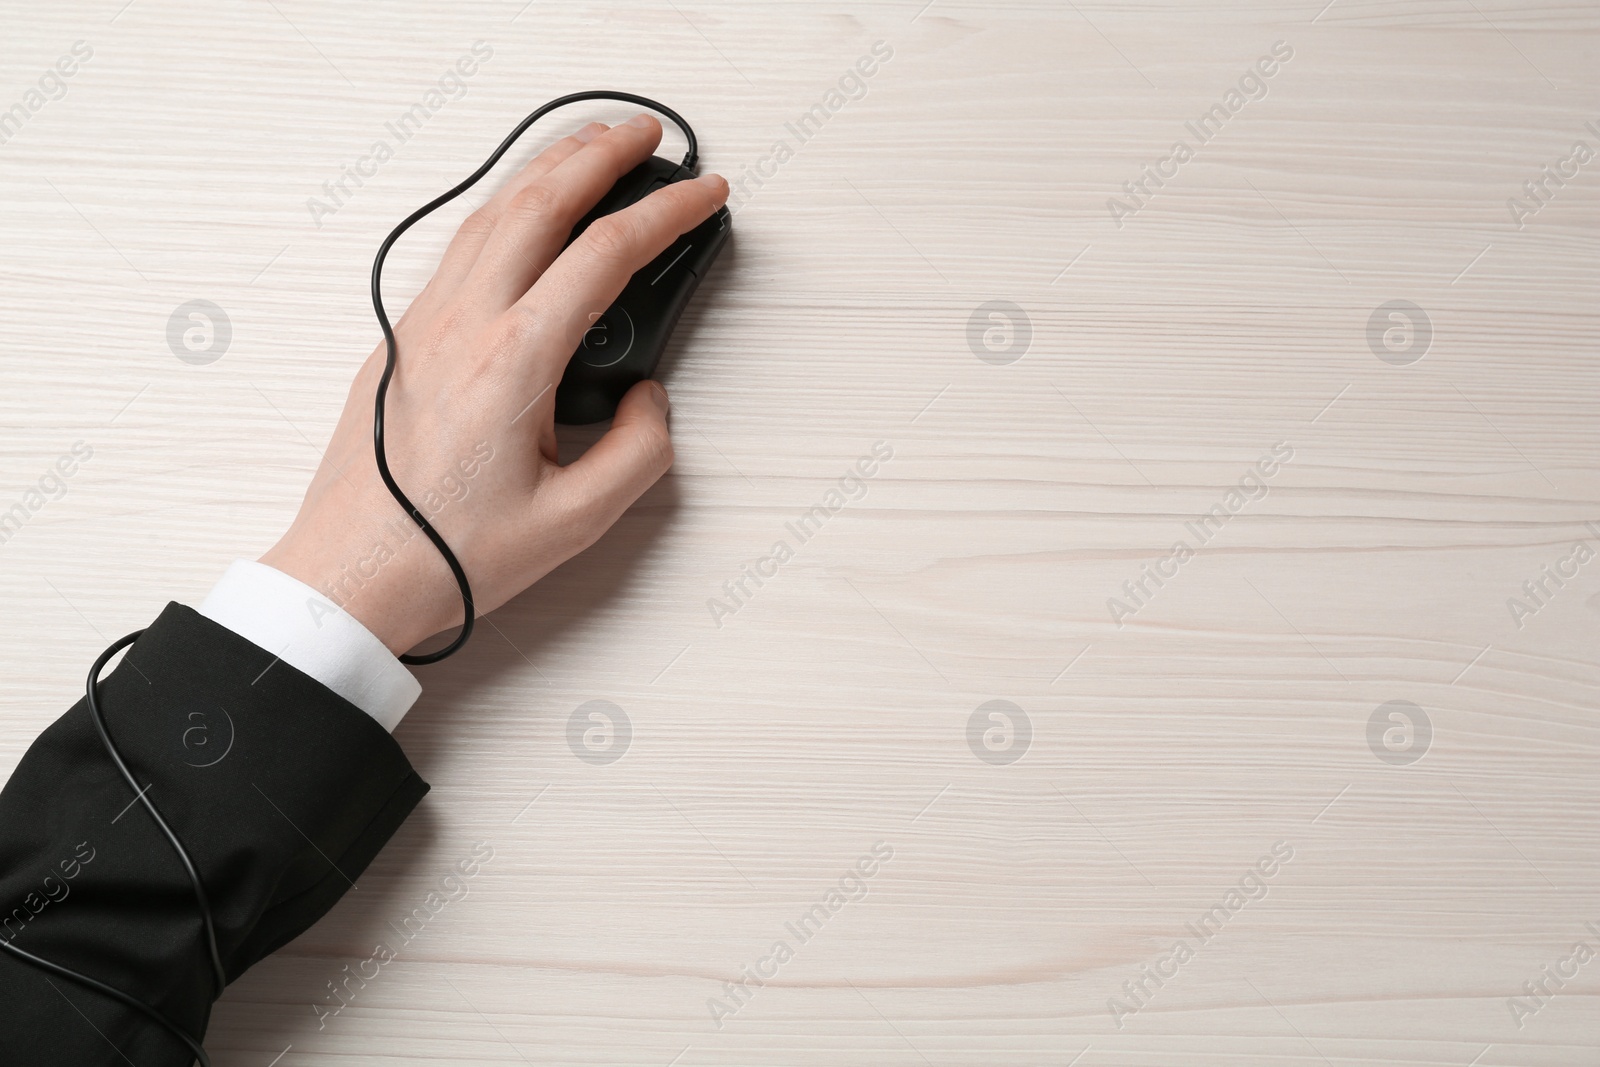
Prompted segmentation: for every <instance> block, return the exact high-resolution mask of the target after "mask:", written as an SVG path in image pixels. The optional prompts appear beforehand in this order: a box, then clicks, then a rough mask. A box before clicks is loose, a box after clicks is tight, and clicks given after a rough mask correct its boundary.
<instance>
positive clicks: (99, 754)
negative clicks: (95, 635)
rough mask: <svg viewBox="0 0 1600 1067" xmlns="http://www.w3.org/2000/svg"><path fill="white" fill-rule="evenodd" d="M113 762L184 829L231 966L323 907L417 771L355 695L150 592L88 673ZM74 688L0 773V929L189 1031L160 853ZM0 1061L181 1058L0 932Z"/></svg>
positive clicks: (176, 1065) (85, 1065)
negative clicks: (138, 628)
mask: <svg viewBox="0 0 1600 1067" xmlns="http://www.w3.org/2000/svg"><path fill="white" fill-rule="evenodd" d="M100 692H101V694H102V698H101V701H100V706H101V709H102V711H103V712H104V714H105V718H106V723H107V727H108V729H109V731H110V733H111V736H112V739H113V740H114V741H115V742H116V744H117V747H118V748H119V749H120V750H121V751H122V754H123V758H124V760H126V761H127V764H128V766H129V769H130V770H131V771H132V772H133V774H134V776H135V777H136V778H137V779H138V781H139V784H140V785H141V786H144V785H148V786H149V791H148V796H149V798H150V799H151V801H152V802H154V804H155V806H156V807H157V808H158V809H159V810H160V811H161V813H162V815H163V816H164V817H165V818H166V820H167V823H168V824H169V825H170V826H171V827H172V829H173V831H174V832H175V833H176V834H177V836H178V838H179V839H180V840H181V841H182V842H183V843H184V846H185V848H187V849H188V852H189V854H190V856H191V857H192V858H193V860H194V862H195V865H196V867H197V868H198V870H199V872H200V876H201V879H202V880H203V882H204V884H205V888H206V891H207V893H208V894H209V895H210V898H211V906H212V910H213V913H214V915H215V919H216V927H217V937H218V941H219V945H220V948H221V954H222V961H223V964H224V966H225V967H226V969H227V974H228V980H229V981H230V982H231V981H233V980H234V979H235V978H237V977H238V976H239V975H240V974H242V973H244V971H245V970H246V969H247V968H248V967H250V965H251V964H253V963H255V962H256V961H257V960H259V959H261V958H262V957H263V956H265V955H267V954H268V953H269V952H272V951H274V950H275V949H277V948H278V947H280V946H282V945H284V944H286V943H287V942H288V941H290V940H292V939H293V938H294V937H296V936H297V935H298V934H300V933H301V932H302V931H303V930H305V929H306V928H307V927H309V926H310V925H311V924H312V923H314V922H316V920H317V919H318V918H320V917H321V916H322V915H323V914H325V913H326V912H327V911H328V909H329V908H330V907H332V906H333V904H334V902H335V901H337V900H338V899H339V897H340V896H341V895H343V894H344V893H345V891H346V890H348V889H349V888H350V887H351V885H352V884H353V883H354V882H355V880H356V879H357V878H359V877H360V875H361V872H362V871H363V870H364V869H365V868H366V866H367V864H368V863H369V862H371V860H372V858H373V857H374V856H375V855H376V854H377V852H378V850H379V849H380V848H382V847H383V845H384V842H386V841H387V840H388V839H389V837H390V835H392V834H393V833H394V832H395V830H396V829H397V828H398V827H399V826H400V824H401V822H403V821H404V820H405V818H406V816H407V815H408V814H410V812H411V809H412V808H414V807H415V806H416V805H417V802H418V801H420V800H421V799H422V796H423V794H424V793H426V792H427V791H428V786H427V783H425V782H423V781H422V779H421V778H419V777H418V776H417V774H416V772H415V771H413V770H412V768H411V765H410V763H409V762H408V761H407V760H406V757H405V755H404V753H402V752H401V751H400V746H399V745H397V744H396V743H395V741H394V739H393V738H391V737H390V736H389V734H388V733H387V732H386V731H385V730H384V729H383V727H381V726H379V725H378V724H377V722H375V721H374V720H373V719H372V718H371V716H369V715H367V714H366V713H364V712H363V711H361V710H360V709H359V708H356V707H355V706H353V705H352V704H350V703H348V702H347V701H345V700H344V699H343V698H341V697H340V696H338V695H337V694H335V693H334V692H332V691H331V690H329V689H328V688H327V687H325V686H323V685H322V684H321V683H319V682H317V681H314V680H313V679H311V678H309V677H307V676H306V675H304V674H302V673H300V672H299V671H297V670H296V669H295V668H293V667H291V666H289V665H288V664H287V663H284V662H282V661H279V660H276V659H275V657H273V655H272V654H271V653H269V652H267V651H264V650H262V649H260V648H257V647H256V646H255V645H253V644H251V643H250V642H248V641H246V640H245V639H244V638H242V637H240V636H238V635H237V634H235V633H233V632H232V631H231V630H228V629H225V628H224V627H221V626H218V625H217V624H216V623H214V622H212V621H211V620H209V619H207V618H205V617H204V616H201V615H199V614H197V613H196V612H194V611H193V610H191V609H189V608H186V607H184V606H182V605H180V604H169V605H168V606H167V608H166V610H165V611H163V612H162V613H161V616H160V618H158V619H157V620H156V621H155V623H154V624H152V625H151V627H150V628H149V629H148V630H147V631H146V632H145V633H144V635H143V636H142V637H140V638H139V640H138V641H137V642H135V643H134V645H133V647H132V648H130V649H129V650H128V651H127V653H126V654H125V656H124V659H123V660H122V662H121V663H119V664H118V665H117V667H116V668H115V669H114V670H113V671H112V672H111V673H109V674H108V675H107V676H106V677H105V678H104V680H103V681H102V684H101V689H100ZM134 800H135V796H134V793H133V790H132V789H130V788H129V787H128V784H127V782H126V781H124V780H123V778H122V777H121V775H120V774H118V773H117V770H116V768H115V767H114V766H113V764H112V763H111V761H110V758H109V756H108V755H107V754H106V752H105V749H104V748H103V747H102V745H101V743H100V739H99V737H98V736H97V735H96V733H95V729H94V724H93V722H92V721H91V719H90V717H89V713H88V709H87V707H86V704H85V701H84V700H83V699H81V698H80V699H79V701H78V703H77V705H76V706H74V707H73V708H72V710H71V711H68V712H67V713H66V714H65V715H63V716H62V717H61V718H60V719H57V720H56V721H55V722H54V723H53V724H52V725H51V726H50V727H49V728H47V729H46V730H45V731H44V733H42V734H40V735H39V737H38V739H37V740H36V741H35V742H34V743H33V745H32V746H31V747H30V748H29V749H28V751H27V753H26V754H24V755H23V757H22V760H21V762H20V763H19V764H18V765H17V769H16V771H15V772H14V773H13V774H12V776H11V779H10V781H8V782H7V783H6V785H5V788H4V790H0V937H3V938H5V939H6V940H7V941H11V942H12V943H13V944H15V945H16V946H17V947H19V948H23V949H26V950H27V951H29V952H31V953H34V954H35V955H38V956H41V957H44V958H45V959H49V960H52V961H54V962H57V963H60V964H63V965H65V966H67V967H70V968H72V969H73V970H75V971H78V972H81V973H83V974H86V975H89V976H91V977H94V978H97V979H99V980H100V981H102V982H105V983H106V984H108V985H111V986H114V987H116V988H119V989H122V990H124V991H126V992H128V993H131V994H133V995H134V996H136V997H138V998H139V999H140V1000H143V1001H145V1002H146V1003H148V1004H150V1005H152V1006H154V1007H156V1008H157V1009H159V1010H160V1011H161V1012H163V1013H164V1014H165V1015H166V1016H167V1017H168V1018H170V1019H172V1020H173V1021H174V1022H176V1023H178V1024H179V1025H180V1026H183V1027H185V1028H186V1029H187V1030H188V1031H189V1032H190V1033H191V1034H194V1035H196V1036H199V1035H202V1034H204V1033H205V1028H206V1024H207V1021H208V1019H209V1017H210V1013H211V1003H212V1001H213V1000H214V999H216V996H217V995H218V991H217V990H216V989H214V988H213V987H214V985H215V981H214V979H213V976H212V967H211V964H210V960H209V956H208V954H207V951H206V947H205V940H204V934H203V932H202V927H201V923H200V919H199V913H198V911H197V910H196V907H195V899H194V891H193V889H192V887H191V884H190V882H189V879H188V877H187V876H186V875H185V873H184V871H183V867H182V865H181V863H180V862H179V860H178V857H177V855H176V853H174V852H173V850H172V847H171V846H170V845H169V844H168V843H167V841H166V839H165V837H163V836H161V833H160V831H159V830H158V829H157V827H156V825H155V823H154V821H153V820H152V819H151V818H150V816H149V813H148V812H146V811H145V810H144V808H143V806H142V805H140V804H138V803H133V804H131V806H130V802H132V801H134ZM0 1004H4V1006H5V1009H4V1011H3V1012H0V1017H3V1018H4V1019H5V1020H6V1022H5V1026H4V1030H5V1032H4V1033H0V1050H3V1052H0V1060H3V1062H4V1063H5V1064H7V1065H8V1067H47V1065H48V1067H60V1065H63V1064H71V1065H74V1067H99V1065H102V1064H104V1065H106V1067H112V1065H120V1064H126V1063H128V1062H130V1061H131V1062H133V1063H135V1064H138V1065H139V1067H169V1065H170V1067H187V1065H188V1064H189V1063H190V1062H191V1056H190V1055H189V1053H188V1052H187V1050H186V1049H185V1048H184V1046H183V1045H182V1044H181V1043H180V1042H178V1041H177V1040H176V1039H175V1038H173V1037H172V1036H171V1035H170V1034H168V1033H167V1032H166V1031H165V1030H163V1029H162V1028H160V1027H159V1026H157V1025H156V1024H154V1023H152V1022H150V1021H149V1020H147V1019H146V1018H145V1017H143V1016H142V1015H139V1014H137V1013H135V1012H133V1011H132V1010H131V1009H127V1008H124V1007H122V1006H120V1005H118V1004H117V1003H116V1002H115V1001H112V1000H110V999H108V998H106V997H104V996H103V995H101V994H98V993H95V992H93V991H91V990H89V989H86V988H85V987H83V986H81V985H78V984H76V983H74V982H71V981H69V980H66V979H63V978H60V977H50V976H47V975H46V974H45V973H44V972H42V971H40V970H37V969H35V968H34V967H32V966H30V965H28V964H26V963H24V962H22V961H19V960H18V959H16V958H15V957H14V956H12V955H11V954H10V953H6V952H4V951H0Z"/></svg>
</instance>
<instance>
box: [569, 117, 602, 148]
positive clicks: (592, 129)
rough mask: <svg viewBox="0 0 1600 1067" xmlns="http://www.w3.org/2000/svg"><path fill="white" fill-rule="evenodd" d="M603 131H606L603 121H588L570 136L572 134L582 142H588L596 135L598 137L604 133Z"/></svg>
mask: <svg viewBox="0 0 1600 1067" xmlns="http://www.w3.org/2000/svg"><path fill="white" fill-rule="evenodd" d="M605 132H606V124H605V123H603V122H591V123H589V125H587V126H585V127H584V128H583V129H581V130H579V131H578V132H577V133H575V134H573V135H572V136H573V138H574V139H576V140H579V141H582V142H583V143H584V144H588V143H589V142H590V141H592V140H594V139H595V138H596V137H599V136H600V135H601V134H602V133H605Z"/></svg>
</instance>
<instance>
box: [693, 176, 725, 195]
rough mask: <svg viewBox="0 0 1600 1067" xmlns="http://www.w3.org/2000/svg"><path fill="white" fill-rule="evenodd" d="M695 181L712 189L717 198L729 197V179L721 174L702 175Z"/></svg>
mask: <svg viewBox="0 0 1600 1067" xmlns="http://www.w3.org/2000/svg"><path fill="white" fill-rule="evenodd" d="M695 181H697V182H699V183H700V184H701V185H703V186H705V187H706V188H707V189H710V190H711V191H712V192H713V193H715V194H716V195H717V196H727V195H728V179H726V178H724V177H723V176H722V175H720V174H702V175H700V177H698V178H696V179H695Z"/></svg>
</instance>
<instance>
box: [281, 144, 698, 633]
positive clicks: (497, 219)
mask: <svg viewBox="0 0 1600 1067" xmlns="http://www.w3.org/2000/svg"><path fill="white" fill-rule="evenodd" d="M660 140H661V125H660V123H658V122H657V121H656V120H655V119H654V118H652V117H650V116H648V115H639V116H637V117H635V118H633V119H630V120H629V121H628V122H627V123H625V124H623V125H620V126H615V127H610V128H608V127H606V126H605V125H603V124H601V123H591V124H590V125H588V126H585V127H584V128H583V129H581V130H579V131H578V132H577V133H576V134H574V135H572V136H571V137H566V138H563V139H562V140H560V141H557V142H556V143H555V144H553V145H551V146H550V147H549V148H547V149H545V151H544V152H543V153H541V154H540V155H539V156H538V157H537V158H535V159H534V160H533V161H532V162H530V163H529V164H528V165H527V166H526V167H525V168H524V169H523V170H522V172H521V173H519V174H518V175H517V176H516V177H515V178H513V179H512V180H511V181H510V182H508V183H507V184H506V185H505V186H504V187H503V188H502V189H500V190H499V191H498V192H496V193H495V195H494V197H493V198H492V199H491V200H490V201H489V202H488V203H487V204H485V205H484V206H483V207H481V208H479V209H478V210H477V211H475V212H473V213H472V215H470V216H469V217H468V218H467V220H466V221H465V222H464V223H462V226H461V229H460V230H459V231H458V232H457V233H456V235H455V237H454V238H453V239H452V240H451V242H450V244H449V246H448V247H447V248H446V249H445V252H444V256H443V258H442V260H441V261H440V264H439V268H438V270H437V272H436V273H435V274H434V276H433V278H432V280H430V281H429V282H428V284H427V286H426V287H424V289H423V290H422V292H421V293H420V294H418V296H417V298H416V299H415V300H413V301H412V303H411V306H410V308H408V309H407V310H406V312H405V314H404V315H403V316H401V318H400V321H399V322H398V323H396V325H395V330H394V332H395V338H396V341H397V344H398V352H399V357H398V361H397V362H398V366H397V368H396V370H395V373H394V377H393V379H392V381H391V382H390V385H389V394H388V399H387V402H386V405H385V416H384V439H385V452H386V455H387V458H388V462H389V468H390V470H391V472H392V473H393V475H394V478H395V481H396V482H397V483H398V484H399V485H400V487H401V489H402V490H404V491H405V493H406V495H407V496H408V497H409V498H410V499H411V502H412V503H413V504H415V505H416V506H417V507H418V509H419V510H421V511H422V513H423V514H424V515H425V516H426V517H427V518H428V520H429V522H430V523H432V524H433V526H434V528H435V529H437V530H438V531H439V533H440V534H441V535H442V536H443V537H444V539H445V542H446V543H447V544H449V545H450V547H451V549H452V550H453V551H454V552H455V554H456V556H457V558H458V559H459V560H460V562H461V565H462V567H463V568H464V569H465V570H466V574H467V579H468V581H469V582H471V585H472V595H473V601H474V606H475V608H476V610H477V614H479V615H483V614H486V613H488V612H490V611H493V610H494V609H495V608H497V607H499V606H500V605H501V604H504V603H505V602H506V601H507V600H510V599H511V598H512V597H514V596H516V595H517V594H518V593H520V592H522V591H523V590H524V589H526V588H527V587H528V586H530V585H532V584H533V583H534V582H536V581H538V580H539V579H540V578H542V577H544V576H545V575H546V574H548V573H549V572H550V571H551V570H553V569H554V568H555V567H556V566H558V565H559V564H561V563H563V562H565V561H566V560H568V559H570V558H571V557H573V556H575V555H577V554H578V553H579V552H581V551H583V550H584V549H585V548H587V547H589V546H590V545H591V544H593V543H594V542H595V541H596V540H598V539H599V537H600V535H601V534H603V533H604V532H605V531H606V530H607V529H608V528H609V527H610V526H611V524H612V523H614V522H615V521H616V520H617V518H618V517H619V516H620V515H621V514H622V513H623V512H624V511H625V510H627V508H628V507H629V505H631V504H632V503H633V502H634V501H635V500H637V499H638V498H639V496H640V495H641V494H642V493H643V492H644V491H645V490H646V489H648V488H649V487H650V486H651V485H652V484H654V483H655V481H656V480H657V479H658V478H660V477H661V475H662V474H664V473H666V470H667V468H668V467H670V466H671V465H672V439H671V436H670V433H669V431H668V428H667V409H668V402H667V394H666V390H664V389H663V388H662V387H661V385H660V384H659V383H657V382H654V381H643V382H640V383H639V384H637V385H635V386H634V387H633V388H632V389H630V390H629V391H628V393H627V395H625V396H624V397H623V398H622V402H621V404H620V405H619V406H618V408H617V414H616V418H615V419H614V421H613V422H612V425H611V429H610V430H608V431H607V432H606V433H605V434H604V435H603V436H602V437H601V438H600V440H599V441H598V442H596V443H595V444H594V446H593V447H591V448H590V449H589V450H588V451H587V452H586V453H585V454H584V455H583V456H582V457H581V458H580V459H578V460H577V461H575V462H573V463H571V464H569V465H568V466H565V467H562V466H560V465H559V464H557V462H556V436H555V387H556V383H558V382H559V381H560V380H561V375H562V372H563V371H564V370H565V369H566V365H567V361H568V360H569V359H570V358H571V356H572V354H573V352H574V351H575V350H576V349H577V347H578V344H579V342H580V341H581V340H582V338H583V334H584V332H585V331H586V330H587V329H588V328H589V327H590V325H591V324H592V323H593V322H594V321H595V320H596V319H598V318H599V316H600V314H601V313H602V312H604V311H605V309H606V308H607V307H609V306H610V305H611V302H612V301H613V300H615V299H616V298H617V295H618V294H619V293H620V292H621V291H622V288H623V286H624V285H626V284H627V281H628V279H629V278H630V277H631V276H632V275H633V274H634V272H636V271H638V270H640V269H642V268H643V267H644V266H645V265H646V264H647V263H649V262H650V261H651V260H652V259H654V258H655V257H656V256H657V255H659V254H660V253H661V252H662V251H664V250H665V249H666V248H667V247H668V246H669V245H670V244H672V242H673V241H675V240H676V239H677V238H678V237H679V235H681V234H683V233H686V232H687V231H689V230H691V229H693V228H694V227H695V226H697V225H699V224H700V223H701V222H703V221H705V220H706V219H707V218H709V217H710V216H711V214H712V213H713V212H714V211H716V209H717V208H718V207H720V206H722V204H723V203H724V202H726V200H727V197H728V183H727V182H726V181H724V180H723V179H722V178H721V177H719V176H717V175H705V176H703V177H700V178H697V179H694V180H692V181H683V182H677V183H675V184H672V185H669V186H665V187H663V188H661V189H658V190H656V191H655V192H653V193H651V194H650V195H649V196H648V197H646V198H644V199H643V200H641V201H639V202H638V203H636V204H633V205H631V206H629V207H627V208H624V209H623V210H621V211H618V212H616V213H614V214H611V215H607V216H604V217H603V218H601V219H598V220H596V221H595V222H594V223H593V224H591V225H590V226H589V227H588V228H587V229H586V230H585V231H584V233H583V235H582V236H581V237H580V238H579V239H578V240H577V241H575V242H573V244H572V246H571V247H570V248H568V249H566V250H565V251H563V250H562V247H561V246H562V243H563V242H564V241H565V240H566V238H567V236H568V234H570V233H571V232H572V228H573V226H574V225H576V224H577V222H578V220H579V219H580V218H581V217H582V216H583V215H584V214H585V213H586V212H587V211H588V210H589V209H590V208H591V207H593V206H594V205H595V203H596V202H598V201H599V199H600V197H601V196H603V195H604V194H605V193H606V191H607V190H609V189H610V188H611V186H612V185H613V184H614V183H615V182H616V180H617V179H618V178H620V177H621V176H622V175H623V174H625V173H627V172H628V171H629V170H631V169H632V168H633V167H635V166H637V165H638V164H639V163H642V162H643V161H644V160H645V159H647V158H648V157H649V156H650V154H651V153H652V152H653V151H654V150H655V147H656V145H657V144H658V143H659V142H660ZM384 363H385V349H384V346H383V345H382V344H381V343H380V344H379V346H378V347H377V348H376V349H375V350H374V351H373V353H372V355H371V356H369V357H368V358H367V360H366V362H365V363H364V364H362V366H361V369H360V371H359V372H357V374H356V378H355V382H354V383H353V384H352V385H351V387H350V394H349V397H348V398H347V399H346V401H345V406H344V412H343V414H342V415H340V417H339V422H338V425H337V426H336V427H335V428H334V432H333V439H332V440H331V441H330V442H329V445H328V448H327V451H326V452H325V453H324V456H323V460H322V463H321V465H320V466H319V467H318V469H317V473H316V475H315V476H314V477H313V478H312V480H311V486H310V488H309V489H307V491H306V495H305V499H304V500H303V501H302V502H301V505H300V511H299V513H298V514H297V515H296V516H295V519H294V522H293V523H292V524H291V525H290V527H289V530H288V532H286V533H285V534H284V535H283V537H282V538H281V539H280V540H279V541H278V543H277V544H276V545H274V546H273V547H272V548H271V549H270V550H269V551H268V552H267V553H266V554H265V555H263V556H262V557H261V562H262V563H265V564H268V565H269V566H272V567H276V568H277V569H278V570H281V571H283V572H285V573H286V574H289V575H290V576H292V577H294V578H297V579H299V580H300V581H302V582H305V583H306V584H307V585H310V586H312V587H314V588H316V589H318V590H319V591H321V592H322V593H324V594H325V595H326V596H328V597H329V599H331V600H333V601H334V602H335V603H337V604H339V605H340V606H341V607H343V608H344V609H345V610H346V611H348V612H349V613H350V614H351V615H353V616H354V617H355V618H356V619H357V620H358V621H360V622H361V623H362V624H363V625H364V626H366V627H367V629H369V630H371V631H372V632H373V633H374V634H376V635H377V636H378V638H379V639H380V640H382V641H383V643H384V644H385V645H386V646H388V648H389V649H390V650H391V651H392V652H395V653H397V654H398V653H400V652H404V651H405V650H407V649H409V648H412V647H413V646H415V645H416V644H417V643H418V642H420V641H422V640H423V639H424V638H426V637H428V636H430V635H431V634H435V633H438V632H439V631H441V630H444V629H446V628H448V627H450V626H453V625H458V624H460V622H461V621H462V617H461V612H462V604H461V596H460V592H459V590H458V589H457V586H456V582H455V579H454V578H453V577H452V576H451V574H450V570H449V568H448V566H447V565H446V564H445V561H444V559H443V557H442V556H441V555H440V554H439V552H438V550H437V549H436V548H434V546H433V545H432V544H431V543H429V541H428V539H427V538H426V537H425V536H424V535H422V533H421V531H420V529H419V528H418V527H417V525H416V523H415V522H414V521H413V520H412V519H411V518H410V516H408V515H407V514H406V513H405V511H404V510H403V509H402V508H401V507H400V505H399V504H398V503H397V502H396V501H395V499H394V497H393V496H391V495H390V493H389V491H388V490H387V489H386V488H385V487H384V485H383V482H382V481H381V480H380V478H379V475H378V469H377V464H376V461H375V459H374V457H373V449H372V419H373V400H374V395H375V392H376V390H377V386H378V380H379V378H380V377H381V375H382V373H383V368H384Z"/></svg>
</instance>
